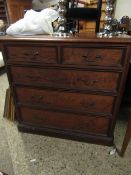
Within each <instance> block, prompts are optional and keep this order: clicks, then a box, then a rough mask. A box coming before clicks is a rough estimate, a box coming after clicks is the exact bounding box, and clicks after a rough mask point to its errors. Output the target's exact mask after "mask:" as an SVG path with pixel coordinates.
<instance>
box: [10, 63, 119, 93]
mask: <svg viewBox="0 0 131 175" xmlns="http://www.w3.org/2000/svg"><path fill="white" fill-rule="evenodd" d="M10 71H11V75H12V78H13V82H15V83H21V84H34V85H46V86H52V87H59V88H68V89H80V90H88V89H90V90H98V91H99V90H101V91H111V92H116V91H117V90H118V87H119V81H120V73H118V72H103V71H85V70H79V71H78V70H77V71H75V70H66V69H65V70H62V69H55V68H54V69H53V68H52V69H49V68H48V69H46V68H44V69H42V68H29V67H13V66H12V67H11V68H10Z"/></svg>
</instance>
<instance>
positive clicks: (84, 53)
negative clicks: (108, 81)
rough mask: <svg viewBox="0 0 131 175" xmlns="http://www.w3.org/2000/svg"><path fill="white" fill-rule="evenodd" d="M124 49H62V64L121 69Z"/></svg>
mask: <svg viewBox="0 0 131 175" xmlns="http://www.w3.org/2000/svg"><path fill="white" fill-rule="evenodd" d="M123 54H124V49H122V48H100V47H98V48H92V47H91V48H90V47H81V48H80V47H63V50H62V55H63V60H62V63H63V64H71V65H84V66H85V65H86V66H87V65H93V66H115V67H121V66H122V63H123V60H122V59H123Z"/></svg>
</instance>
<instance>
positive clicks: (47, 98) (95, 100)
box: [15, 87, 115, 115]
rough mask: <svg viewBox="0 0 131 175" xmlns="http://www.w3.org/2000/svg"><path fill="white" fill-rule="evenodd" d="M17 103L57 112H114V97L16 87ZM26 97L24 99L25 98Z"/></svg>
mask: <svg viewBox="0 0 131 175" xmlns="http://www.w3.org/2000/svg"><path fill="white" fill-rule="evenodd" d="M15 92H16V95H17V101H18V102H19V103H23V104H34V105H39V106H42V107H50V108H55V109H57V110H59V109H60V110H63V109H64V110H65V109H66V110H70V111H78V112H81V111H87V112H93V113H105V115H106V114H110V113H112V111H113V109H112V108H113V105H114V99H115V97H113V96H105V95H94V94H83V93H76V92H68V91H66V92H65V91H55V90H48V89H34V88H28V87H16V88H15ZM23 97H24V98H23Z"/></svg>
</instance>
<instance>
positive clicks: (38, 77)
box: [26, 75, 41, 81]
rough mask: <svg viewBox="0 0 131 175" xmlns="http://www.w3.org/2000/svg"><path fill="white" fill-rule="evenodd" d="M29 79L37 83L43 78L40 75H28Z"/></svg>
mask: <svg viewBox="0 0 131 175" xmlns="http://www.w3.org/2000/svg"><path fill="white" fill-rule="evenodd" d="M26 77H27V78H29V79H31V80H32V81H33V80H34V81H36V80H37V79H40V78H41V77H40V76H39V75H36V76H34V75H26Z"/></svg>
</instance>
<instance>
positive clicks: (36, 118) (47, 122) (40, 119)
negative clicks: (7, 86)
mask: <svg viewBox="0 0 131 175" xmlns="http://www.w3.org/2000/svg"><path fill="white" fill-rule="evenodd" d="M19 111H20V120H21V123H23V124H27V125H34V126H38V127H42V128H44V127H45V128H54V129H61V130H67V131H70V130H72V131H75V132H77V131H79V132H85V133H95V134H104V135H107V133H108V129H109V124H110V119H109V118H105V117H97V116H96V117H94V116H91V115H76V114H68V113H60V112H52V111H47V110H38V109H31V108H26V107H20V108H19Z"/></svg>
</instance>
